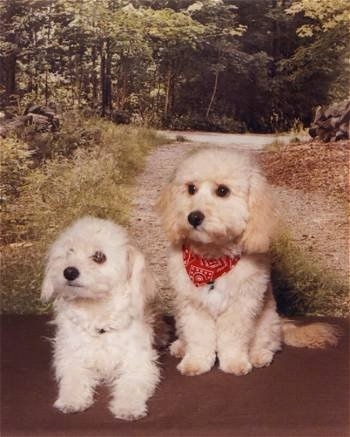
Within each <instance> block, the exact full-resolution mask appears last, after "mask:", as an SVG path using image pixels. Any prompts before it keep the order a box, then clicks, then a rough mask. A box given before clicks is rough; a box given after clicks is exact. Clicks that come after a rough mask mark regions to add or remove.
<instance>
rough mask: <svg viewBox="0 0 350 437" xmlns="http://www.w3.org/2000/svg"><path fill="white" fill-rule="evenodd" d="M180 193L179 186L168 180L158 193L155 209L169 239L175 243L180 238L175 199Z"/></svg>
mask: <svg viewBox="0 0 350 437" xmlns="http://www.w3.org/2000/svg"><path fill="white" fill-rule="evenodd" d="M179 194H180V187H178V186H177V185H175V184H174V183H172V182H169V183H168V184H167V185H165V187H163V188H162V190H161V191H160V193H159V196H158V199H157V202H156V204H155V209H156V211H157V212H158V214H159V216H160V219H161V226H162V227H163V229H164V232H165V234H166V236H167V238H168V240H169V241H171V242H172V243H177V242H178V241H180V240H181V238H182V235H181V230H180V226H179V223H180V221H179V220H178V213H177V211H176V208H177V199H178V196H179Z"/></svg>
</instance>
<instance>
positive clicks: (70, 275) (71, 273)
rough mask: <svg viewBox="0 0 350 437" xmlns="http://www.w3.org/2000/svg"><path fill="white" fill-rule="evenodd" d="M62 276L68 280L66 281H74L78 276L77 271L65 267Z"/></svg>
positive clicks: (73, 268)
mask: <svg viewBox="0 0 350 437" xmlns="http://www.w3.org/2000/svg"><path fill="white" fill-rule="evenodd" d="M63 276H64V277H65V278H66V279H68V281H74V279H76V278H77V277H78V276H79V270H78V269H76V268H75V267H66V268H65V269H64V270H63Z"/></svg>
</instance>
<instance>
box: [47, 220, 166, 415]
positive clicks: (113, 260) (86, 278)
mask: <svg viewBox="0 0 350 437" xmlns="http://www.w3.org/2000/svg"><path fill="white" fill-rule="evenodd" d="M153 294H154V285H153V282H152V279H151V278H150V276H149V274H148V272H147V270H146V266H145V260H144V257H143V255H142V254H141V253H140V252H139V251H138V250H137V249H136V248H135V247H133V246H132V245H131V244H130V242H129V240H128V237H127V234H126V232H125V230H124V229H122V228H121V227H120V226H118V225H116V224H114V223H112V222H110V221H107V220H102V219H97V218H93V217H84V218H82V219H80V220H78V221H76V222H75V223H74V224H73V225H72V226H71V227H69V228H68V229H66V230H65V231H64V232H63V233H62V234H61V235H60V236H59V237H58V239H57V241H56V242H55V243H54V244H53V245H52V247H51V250H50V252H49V256H48V262H47V267H46V274H45V278H44V281H43V287H42V298H43V299H44V300H49V299H50V298H54V310H55V320H54V323H55V325H56V336H55V341H54V360H53V364H54V368H55V372H56V379H57V381H58V384H59V394H58V399H57V400H56V402H55V404H54V406H55V407H56V408H58V409H59V410H61V411H62V412H64V413H73V412H76V411H83V410H85V409H86V408H88V407H89V406H90V405H91V404H92V403H93V396H94V389H95V387H96V386H97V384H98V383H99V382H101V381H104V382H105V383H107V384H109V385H110V386H111V389H112V399H111V402H110V410H111V412H112V413H113V415H114V416H115V417H117V418H120V419H126V420H133V419H138V418H141V417H143V416H145V415H146V413H147V407H146V401H147V400H148V398H149V397H150V396H151V395H152V394H153V392H154V390H155V387H156V384H157V382H158V380H159V370H158V368H157V366H156V359H157V354H156V352H155V351H154V350H153V347H152V339H153V331H152V326H151V323H150V319H149V318H148V316H147V314H146V313H147V303H148V300H149V299H151V298H152V297H153Z"/></svg>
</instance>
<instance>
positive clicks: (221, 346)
mask: <svg viewBox="0 0 350 437" xmlns="http://www.w3.org/2000/svg"><path fill="white" fill-rule="evenodd" d="M260 279H261V278H257V277H250V278H249V279H248V280H246V281H245V282H244V283H243V284H242V285H241V287H240V289H239V290H238V292H237V293H236V295H235V296H234V298H232V303H231V305H230V306H229V308H228V309H227V310H226V311H225V312H224V313H222V314H221V315H220V316H219V317H218V319H217V352H218V358H219V363H220V369H221V370H223V371H224V372H227V373H233V374H235V375H246V374H247V373H249V372H250V371H251V370H252V364H251V362H250V361H249V347H250V345H251V342H252V341H253V338H254V335H255V328H256V317H257V316H258V315H259V314H260V312H261V310H262V307H263V300H264V294H265V291H266V287H267V285H266V283H265V281H261V280H260Z"/></svg>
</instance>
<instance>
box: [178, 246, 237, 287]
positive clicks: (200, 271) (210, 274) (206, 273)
mask: <svg viewBox="0 0 350 437" xmlns="http://www.w3.org/2000/svg"><path fill="white" fill-rule="evenodd" d="M182 256H183V262H184V265H185V268H186V271H187V274H188V276H189V277H190V279H191V281H192V282H193V283H194V285H195V286H196V287H200V286H201V285H206V284H210V283H212V282H214V281H215V279H217V278H219V277H220V276H222V275H223V274H224V273H227V272H229V271H230V270H231V269H232V268H233V267H234V266H235V265H236V264H237V263H238V261H239V260H240V258H241V257H240V256H239V255H235V256H233V257H230V256H227V255H226V256H222V257H220V258H202V257H201V256H200V255H197V254H196V253H194V252H192V251H191V250H190V249H189V248H187V247H183V248H182Z"/></svg>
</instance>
